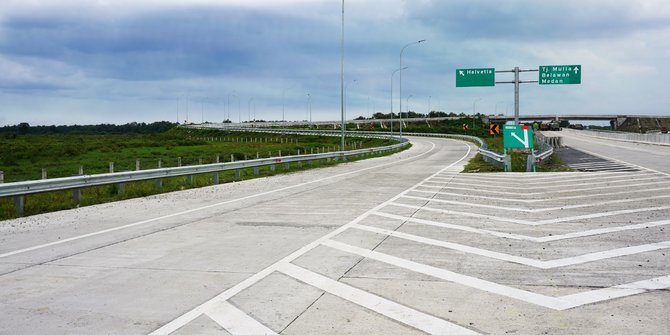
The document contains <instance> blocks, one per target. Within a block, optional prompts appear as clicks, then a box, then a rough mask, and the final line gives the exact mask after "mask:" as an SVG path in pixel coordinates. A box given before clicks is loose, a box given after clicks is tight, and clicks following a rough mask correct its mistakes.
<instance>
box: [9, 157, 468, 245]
mask: <svg viewBox="0 0 670 335" xmlns="http://www.w3.org/2000/svg"><path fill="white" fill-rule="evenodd" d="M468 148H469V147H468ZM434 149H435V144H433V145H432V147H431V148H430V149H429V150H427V151H426V152H424V153H421V154H418V155H415V156H412V157H408V158H404V159H402V160H399V161H393V162H390V163H385V164H381V165H376V166H371V167H367V168H363V169H359V170H356V171H350V172H345V173H341V174H338V175H333V176H328V177H324V178H319V179H316V180H312V181H308V182H304V183H301V184H295V185H291V186H286V187H282V188H278V189H275V190H272V191H267V192H262V193H256V194H252V195H249V196H246V197H242V198H237V199H232V200H227V201H223V202H219V203H215V204H211V205H207V206H202V207H198V208H193V209H189V210H186V211H182V212H178V213H173V214H168V215H164V216H160V217H156V218H152V219H148V220H143V221H139V222H135V223H131V224H127V225H123V226H119V227H114V228H109V229H104V230H100V231H97V232H93V233H88V234H84V235H79V236H74V237H70V238H65V239H62V240H58V241H54V242H49V243H44V244H40V245H36V246H32V247H28V248H23V249H18V250H14V251H10V252H5V253H2V254H0V258H5V257H9V256H13V255H18V254H22V253H26V252H29V251H34V250H39V249H43V248H48V247H52V246H55V245H59V244H64V243H68V242H72V241H77V240H81V239H85V238H88V237H93V236H97V235H103V234H107V233H111V232H115V231H119V230H123V229H128V228H132V227H136V226H140V225H144V224H147V223H151V222H156V221H160V220H164V219H169V218H173V217H177V216H182V215H185V214H189V213H193V212H198V211H202V210H207V209H211V208H215V207H219V206H223V205H228V204H231V203H235V202H240V201H244V200H249V199H253V198H258V197H262V196H266V195H269V194H274V193H279V192H283V191H287V190H291V189H294V188H298V187H302V186H305V185H310V184H316V183H320V182H323V181H326V180H330V179H335V178H340V177H343V176H348V175H352V174H357V173H360V172H363V171H368V170H372V169H378V168H382V167H386V166H391V165H396V164H398V163H400V162H404V161H408V160H412V159H416V158H418V157H421V156H423V155H426V154H427V153H429V152H431V151H432V150H434Z"/></svg>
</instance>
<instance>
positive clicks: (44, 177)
mask: <svg viewBox="0 0 670 335" xmlns="http://www.w3.org/2000/svg"><path fill="white" fill-rule="evenodd" d="M42 179H47V169H45V168H42Z"/></svg>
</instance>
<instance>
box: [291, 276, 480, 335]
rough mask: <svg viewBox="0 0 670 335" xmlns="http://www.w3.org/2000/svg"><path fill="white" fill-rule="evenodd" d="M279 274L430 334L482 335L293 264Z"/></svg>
mask: <svg viewBox="0 0 670 335" xmlns="http://www.w3.org/2000/svg"><path fill="white" fill-rule="evenodd" d="M278 271H280V272H282V273H284V274H286V275H289V276H291V277H293V278H295V279H298V280H300V281H302V282H304V283H307V284H309V285H312V286H314V287H316V288H319V289H321V290H324V291H326V292H328V293H330V294H332V295H335V296H337V297H340V298H342V299H345V300H348V301H351V302H353V303H355V304H357V305H360V306H363V307H365V308H367V309H369V310H372V311H375V312H377V313H379V314H381V315H384V316H386V317H388V318H390V319H393V320H395V321H398V322H400V323H404V324H406V325H408V326H411V327H414V328H416V329H419V330H422V331H424V332H426V333H429V334H463V335H471V334H479V333H477V332H475V331H472V330H470V329H467V328H465V327H461V326H459V325H457V324H454V323H451V322H448V321H445V320H442V319H440V318H436V317H434V316H432V315H428V314H425V313H422V312H419V311H417V310H414V309H411V308H409V307H406V306H403V305H400V304H398V303H396V302H393V301H390V300H387V299H385V298H382V297H380V296H377V295H374V294H372V293H368V292H366V291H363V290H361V289H357V288H354V287H352V286H349V285H346V284H343V283H340V282H338V281H336V280H333V279H330V278H328V277H325V276H322V275H320V274H317V273H314V272H312V271H309V270H306V269H303V268H301V267H298V266H295V265H293V264H290V263H285V264H282V265H281V266H280V267H279V268H278Z"/></svg>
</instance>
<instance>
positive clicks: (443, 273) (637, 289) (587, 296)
mask: <svg viewBox="0 0 670 335" xmlns="http://www.w3.org/2000/svg"><path fill="white" fill-rule="evenodd" d="M323 245H325V246H328V247H331V248H333V249H337V250H340V251H344V252H348V253H350V254H354V255H359V256H362V257H365V258H370V259H374V260H376V261H380V262H383V263H386V264H390V265H394V266H397V267H400V268H403V269H406V270H410V271H413V272H417V273H422V274H425V275H429V276H432V277H435V278H439V279H442V280H446V281H449V282H452V283H456V284H460V285H463V286H467V287H471V288H474V289H477V290H482V291H486V292H489V293H493V294H497V295H501V296H504V297H508V298H512V299H516V300H519V301H523V302H527V303H530V304H534V305H538V306H542V307H546V308H550V309H553V310H558V311H562V310H566V309H570V308H575V307H579V306H583V305H586V304H590V303H594V302H600V301H606V300H611V299H615V298H620V297H625V296H630V295H635V294H639V293H644V292H647V291H651V290H663V289H667V288H670V276H664V277H657V278H653V279H648V280H641V281H638V282H634V283H629V284H623V285H618V286H613V287H609V288H604V289H599V290H594V291H589V292H582V293H578V294H572V295H567V296H563V297H550V296H546V295H543V294H539V293H534V292H529V291H525V290H521V289H517V288H514V287H509V286H505V285H501V284H497V283H494V282H490V281H487V280H483V279H479V278H476V277H471V276H466V275H462V274H460V273H456V272H452V271H448V270H444V269H440V268H437V267H434V266H430V265H426V264H421V263H417V262H413V261H409V260H406V259H402V258H398V257H395V256H391V255H387V254H383V253H380V252H377V251H372V250H369V249H363V248H359V247H355V246H351V245H348V244H345V243H341V242H337V241H333V240H327V241H324V242H323Z"/></svg>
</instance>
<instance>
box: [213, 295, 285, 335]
mask: <svg viewBox="0 0 670 335" xmlns="http://www.w3.org/2000/svg"><path fill="white" fill-rule="evenodd" d="M205 315H207V316H208V317H209V318H210V319H212V320H214V321H215V322H216V323H218V324H219V325H220V326H221V327H223V329H225V330H226V331H227V332H229V333H230V334H231V335H277V333H275V332H274V331H273V330H272V329H270V328H268V327H266V326H265V325H263V324H261V323H260V322H258V321H256V320H255V319H254V318H252V317H250V316H248V315H247V314H246V313H244V312H242V311H241V310H239V309H237V308H236V307H235V306H233V305H231V304H230V303H229V302H224V303H220V304H218V305H216V306H212V308H210V309H209V310H207V311H206V312H205Z"/></svg>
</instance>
